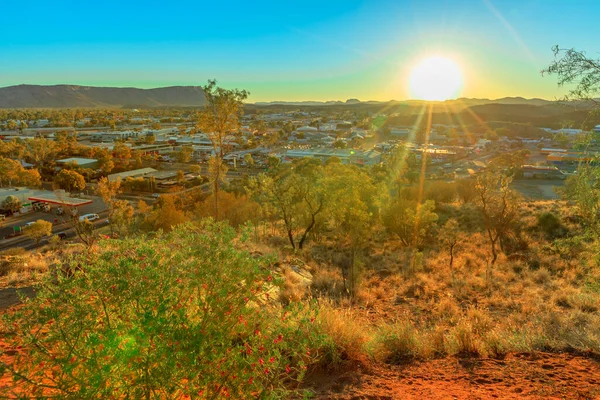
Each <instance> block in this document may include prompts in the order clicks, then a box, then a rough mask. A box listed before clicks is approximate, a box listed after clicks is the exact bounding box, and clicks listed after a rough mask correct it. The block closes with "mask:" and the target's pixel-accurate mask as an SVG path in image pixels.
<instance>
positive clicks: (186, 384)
mask: <svg viewBox="0 0 600 400" xmlns="http://www.w3.org/2000/svg"><path fill="white" fill-rule="evenodd" d="M242 236H244V235H242ZM243 239H244V237H238V236H237V235H236V233H235V231H234V230H233V229H232V228H231V227H229V226H228V225H226V224H223V223H214V222H212V221H210V220H209V221H204V222H202V223H200V224H199V225H191V224H186V225H182V226H180V227H178V228H177V229H175V230H174V231H173V232H170V233H168V234H162V235H157V236H156V237H154V238H152V239H150V238H145V237H142V238H136V239H128V240H106V241H101V242H100V243H99V250H98V251H95V252H93V253H86V254H82V255H79V256H76V257H75V258H73V259H70V260H68V263H69V265H70V266H71V268H70V270H72V271H74V273H73V274H72V276H70V277H65V276H59V277H58V278H56V277H55V279H54V280H53V281H52V280H50V279H48V281H47V282H45V283H44V285H43V286H42V288H40V290H39V292H38V295H37V297H36V298H35V299H33V300H31V301H29V302H27V303H26V304H25V305H24V307H23V308H21V309H20V310H19V311H18V312H15V313H14V314H13V315H12V316H10V317H7V318H8V321H6V322H8V323H7V326H8V327H10V329H11V330H12V333H13V336H12V337H13V338H14V341H15V343H14V346H15V348H17V349H23V351H22V352H19V353H18V355H17V356H16V357H15V358H14V361H13V363H12V364H11V365H8V366H6V365H5V367H8V368H9V369H10V372H11V373H12V375H13V377H14V379H15V385H14V388H13V390H15V388H17V389H18V390H15V392H16V393H17V392H18V394H21V395H23V394H26V395H29V396H42V395H44V396H46V395H52V396H57V397H69V398H147V399H149V398H192V399H193V398H215V397H221V396H223V397H232V398H251V397H261V398H270V397H281V396H282V395H284V394H285V387H286V386H288V385H289V383H291V382H293V381H294V380H299V379H301V378H302V376H303V373H304V370H305V369H306V366H307V365H308V364H309V363H311V362H313V361H314V356H313V355H311V349H314V348H317V347H318V342H319V341H320V340H322V337H321V336H320V334H319V333H318V332H317V331H316V330H315V329H314V326H313V324H312V321H314V315H313V314H314V311H313V309H312V308H310V307H301V306H299V305H296V306H295V307H292V308H282V307H281V306H280V305H278V304H276V303H273V302H271V301H270V300H269V297H271V298H272V297H273V296H274V295H275V294H274V293H276V292H275V291H276V290H277V287H278V286H279V281H278V279H277V278H275V277H273V276H272V275H271V272H270V271H269V269H268V268H266V267H265V266H266V265H268V262H267V261H268V260H265V259H264V258H253V257H251V256H250V255H249V254H247V253H246V252H243V251H240V250H238V249H237V248H236V245H235V244H236V242H237V241H239V240H243ZM63 269H64V268H63ZM270 293H271V295H270ZM313 353H314V352H313ZM13 394H15V393H13Z"/></svg>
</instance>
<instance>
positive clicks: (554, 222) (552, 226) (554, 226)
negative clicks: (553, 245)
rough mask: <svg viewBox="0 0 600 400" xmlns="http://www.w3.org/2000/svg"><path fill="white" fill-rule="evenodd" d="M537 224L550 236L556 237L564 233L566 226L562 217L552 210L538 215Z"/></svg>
mask: <svg viewBox="0 0 600 400" xmlns="http://www.w3.org/2000/svg"><path fill="white" fill-rule="evenodd" d="M537 225H538V227H539V229H540V230H541V231H542V232H544V234H545V235H546V236H547V237H548V238H556V237H561V236H563V235H564V230H565V228H564V227H563V225H562V223H561V222H560V219H559V218H558V217H557V216H556V215H555V214H553V213H551V212H545V213H542V214H540V215H538V218H537Z"/></svg>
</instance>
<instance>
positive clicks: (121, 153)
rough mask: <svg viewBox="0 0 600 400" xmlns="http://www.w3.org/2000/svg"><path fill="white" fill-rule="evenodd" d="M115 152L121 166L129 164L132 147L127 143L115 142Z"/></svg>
mask: <svg viewBox="0 0 600 400" xmlns="http://www.w3.org/2000/svg"><path fill="white" fill-rule="evenodd" d="M113 153H114V154H115V155H114V158H115V159H117V160H118V162H119V165H120V166H122V167H124V166H127V164H129V159H130V158H131V147H129V146H127V145H126V144H125V143H115V146H114V147H113Z"/></svg>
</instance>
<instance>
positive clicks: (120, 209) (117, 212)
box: [109, 200, 134, 236]
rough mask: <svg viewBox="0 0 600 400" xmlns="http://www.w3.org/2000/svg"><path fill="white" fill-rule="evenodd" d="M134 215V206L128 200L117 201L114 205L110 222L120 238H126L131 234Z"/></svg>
mask: <svg viewBox="0 0 600 400" xmlns="http://www.w3.org/2000/svg"><path fill="white" fill-rule="evenodd" d="M133 214H134V209H133V206H132V205H131V204H129V202H128V201H127V200H117V201H115V202H114V203H113V205H112V213H111V217H110V219H109V222H110V224H111V227H113V226H114V229H115V231H116V232H117V233H118V234H119V236H124V235H126V234H127V233H128V232H129V228H130V226H131V222H132V221H133Z"/></svg>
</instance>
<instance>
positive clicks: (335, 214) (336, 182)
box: [323, 163, 382, 296]
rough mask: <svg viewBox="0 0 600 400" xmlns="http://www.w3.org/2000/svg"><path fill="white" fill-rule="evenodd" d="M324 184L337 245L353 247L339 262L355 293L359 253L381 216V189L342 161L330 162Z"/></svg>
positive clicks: (362, 173) (351, 292) (328, 213)
mask: <svg viewBox="0 0 600 400" xmlns="http://www.w3.org/2000/svg"><path fill="white" fill-rule="evenodd" d="M323 185H324V191H325V193H327V209H326V211H325V214H326V215H327V217H328V220H329V221H328V222H330V223H331V226H332V228H333V231H334V232H335V238H336V241H337V242H338V246H337V247H338V249H341V248H343V247H344V246H345V245H348V247H349V248H350V262H349V263H348V265H347V266H346V265H344V263H342V265H340V266H341V267H342V272H343V276H344V278H347V279H345V280H344V283H346V281H347V282H348V285H347V290H348V291H349V293H350V294H351V295H352V296H354V295H355V294H356V291H357V288H358V286H359V279H360V271H359V263H358V262H357V257H358V255H359V254H360V253H361V251H362V250H363V248H364V246H365V244H366V243H367V242H368V240H369V238H370V233H371V230H372V227H373V226H374V225H375V223H376V222H377V220H378V215H379V209H378V208H379V207H378V205H379V203H378V200H377V199H381V197H380V195H382V193H380V192H379V191H378V188H377V186H376V185H375V184H374V183H373V181H372V179H371V177H370V176H369V175H367V173H365V172H364V171H363V170H361V169H359V168H358V167H356V166H347V165H342V164H340V163H332V164H329V165H328V166H327V168H326V170H325V178H324V182H323ZM345 267H347V268H345ZM346 269H347V270H346Z"/></svg>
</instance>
